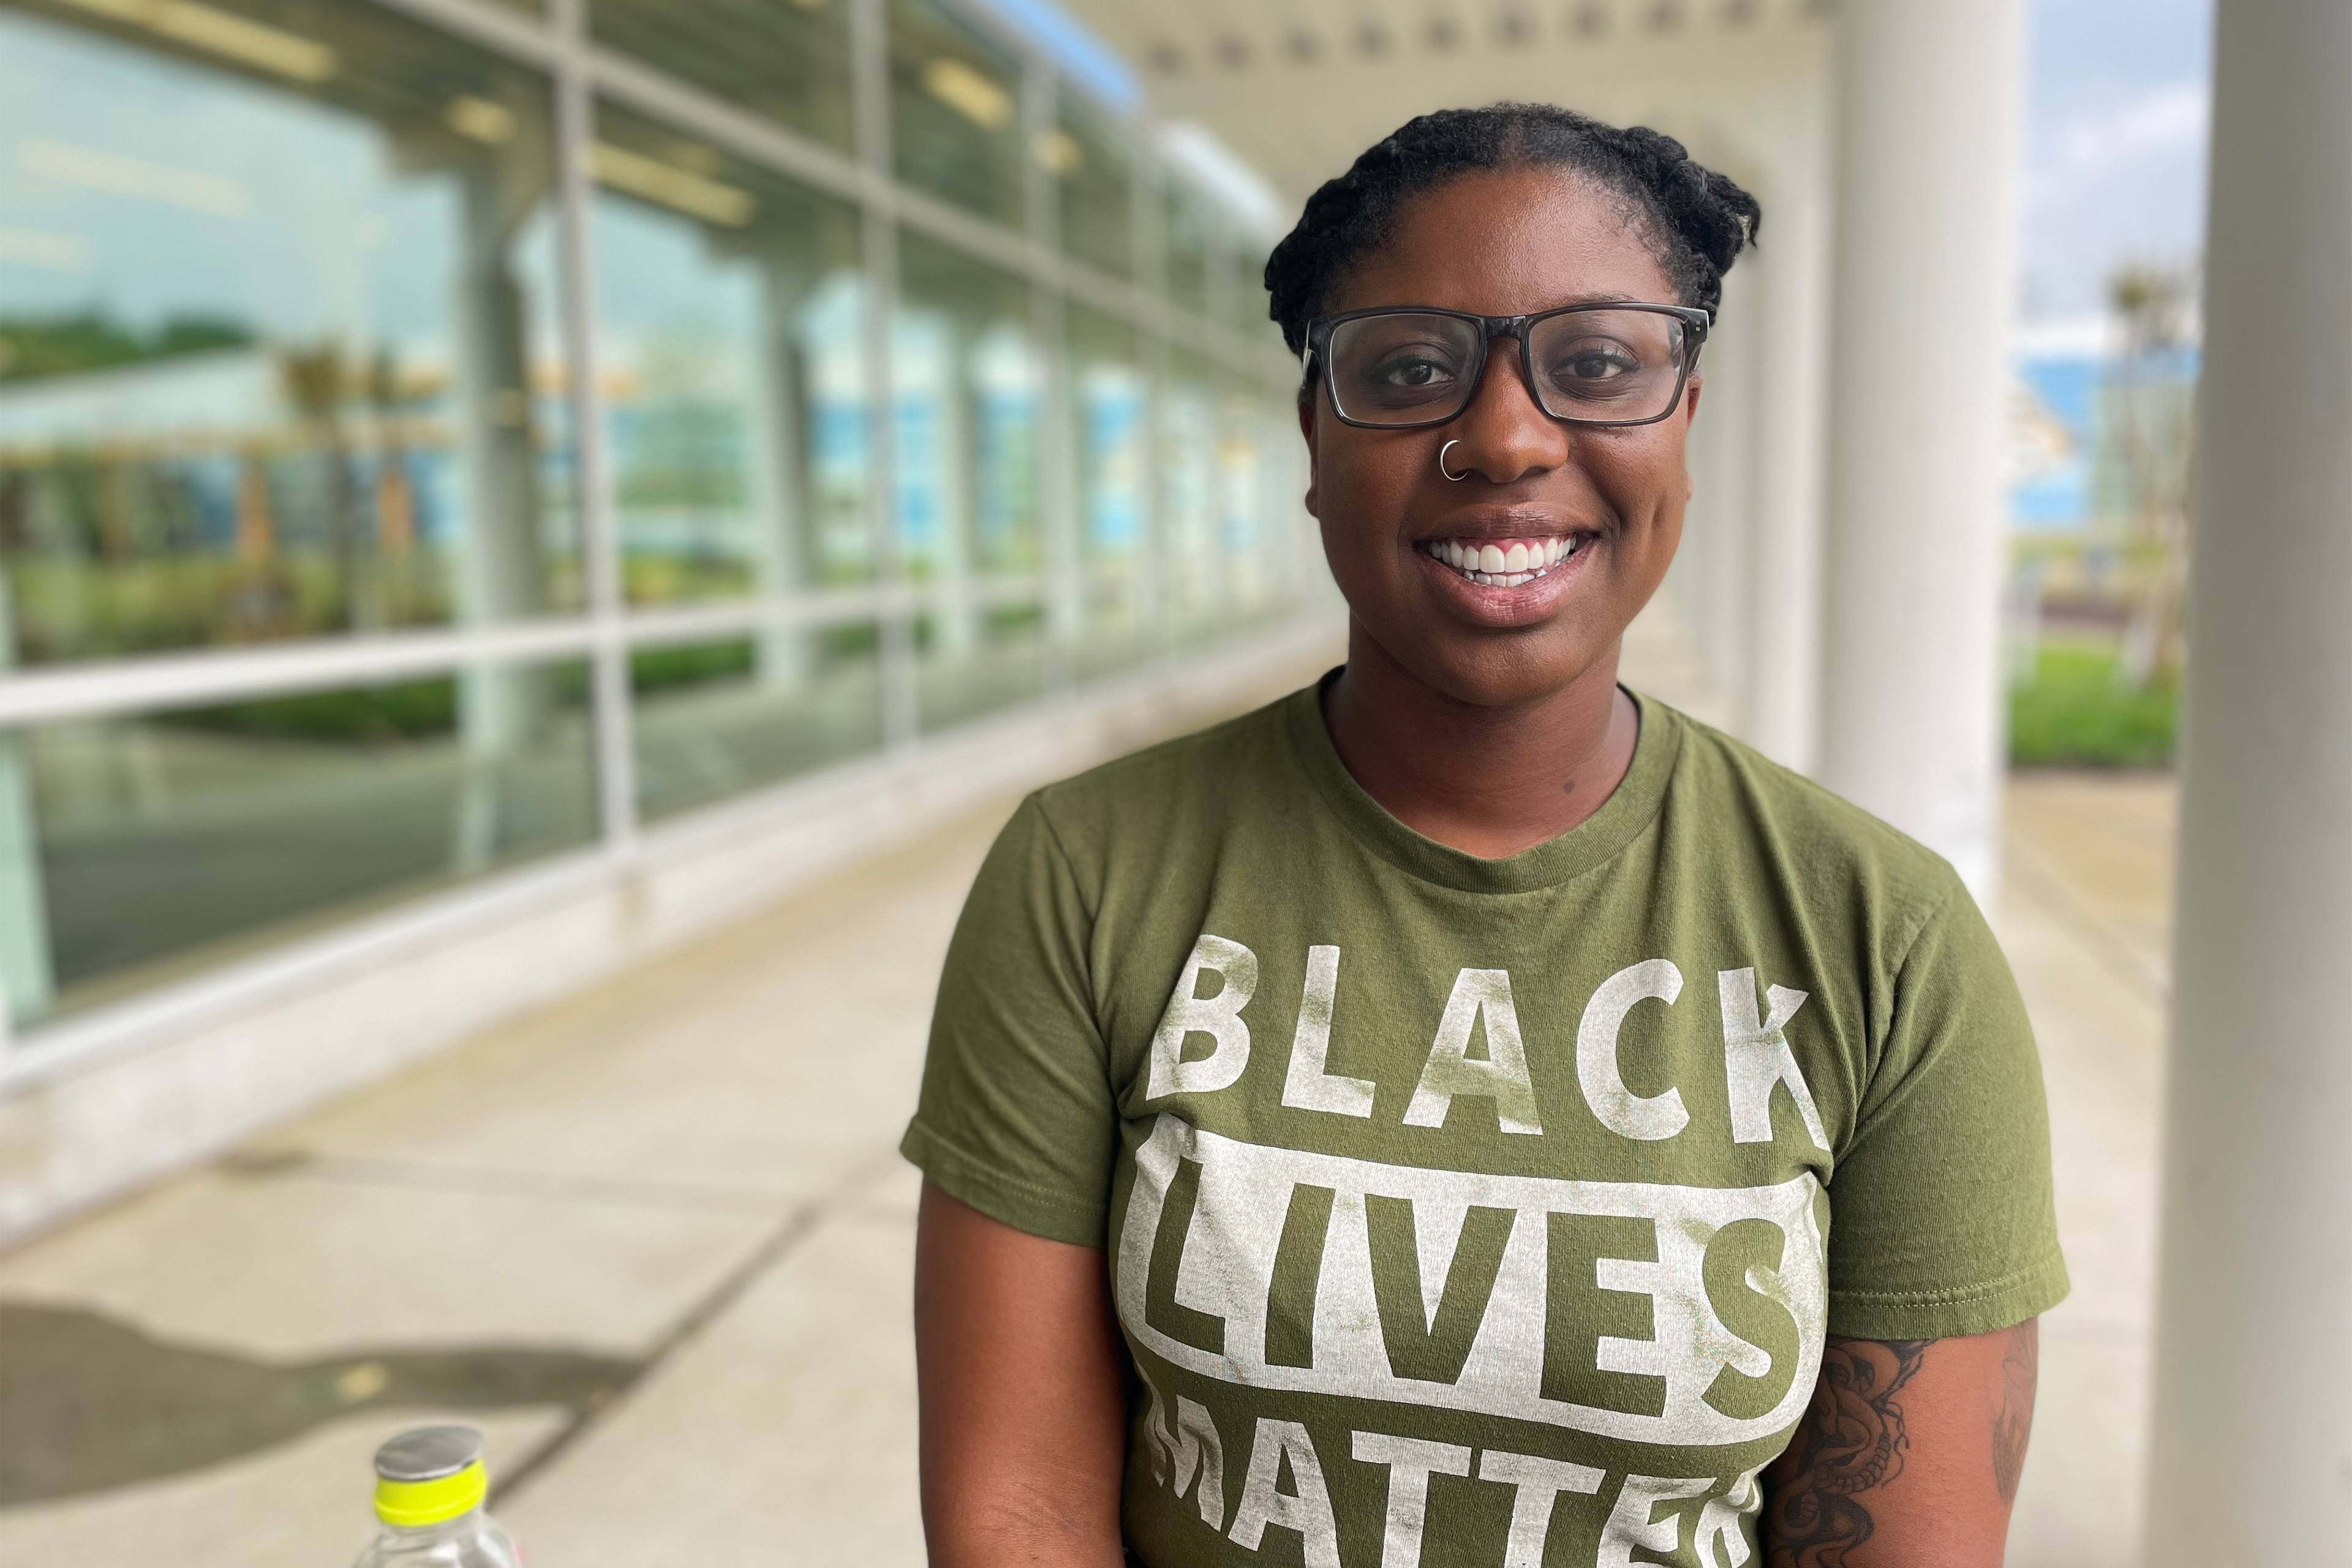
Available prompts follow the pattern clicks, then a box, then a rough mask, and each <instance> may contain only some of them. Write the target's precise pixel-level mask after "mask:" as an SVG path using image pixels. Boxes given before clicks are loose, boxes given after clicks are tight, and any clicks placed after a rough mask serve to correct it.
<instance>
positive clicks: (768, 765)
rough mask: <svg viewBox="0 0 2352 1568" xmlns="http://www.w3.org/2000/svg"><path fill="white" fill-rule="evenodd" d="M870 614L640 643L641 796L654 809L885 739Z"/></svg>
mask: <svg viewBox="0 0 2352 1568" xmlns="http://www.w3.org/2000/svg"><path fill="white" fill-rule="evenodd" d="M879 642H880V639H879V637H878V636H877V632H876V629H875V627H874V626H873V625H872V624H871V623H856V624H853V625H848V626H821V627H816V628H814V629H812V628H807V627H791V628H779V629H777V630H774V631H772V632H762V633H761V634H759V635H757V636H754V637H739V638H733V639H730V640H729V641H725V642H716V643H698V644H695V645H692V646H689V647H658V648H640V649H638V650H637V651H636V652H635V654H634V655H632V656H631V658H630V660H629V677H630V686H631V689H632V690H633V691H634V692H635V696H636V746H637V799H638V802H639V805H640V806H641V808H642V809H643V811H644V813H645V815H646V816H647V817H662V816H673V815H675V814H676V813H678V812H681V811H684V810H687V809H688V808H690V807H693V806H697V805H704V804H706V803H708V802H710V801H716V800H722V799H725V798H726V797H728V796H730V795H740V794H742V793H744V792H745V791H747V790H752V789H757V788H759V787H760V786H761V785H763V784H772V783H774V782H776V781H777V780H779V779H784V778H789V777H791V776H792V775H793V774H795V773H806V772H808V771H809V770H811V769H813V768H818V767H822V766H824V764H826V763H834V762H839V761H841V760H842V759H843V758H845V757H852V756H856V755H857V754H859V753H861V752H870V751H873V750H874V749H876V748H877V746H879V745H880V744H881V743H882V706H881V680H880V677H879V674H878V668H879V667H878V664H877V647H879Z"/></svg>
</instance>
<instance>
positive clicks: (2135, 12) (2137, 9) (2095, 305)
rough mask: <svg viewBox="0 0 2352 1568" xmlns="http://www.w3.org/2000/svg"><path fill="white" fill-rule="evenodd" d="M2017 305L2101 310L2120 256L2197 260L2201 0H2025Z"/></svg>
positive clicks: (2202, 124) (2206, 56)
mask: <svg viewBox="0 0 2352 1568" xmlns="http://www.w3.org/2000/svg"><path fill="white" fill-rule="evenodd" d="M2028 16H2029V18H2030V26H2031V34H2030V44H2029V49H2030V53H2029V56H2028V60H2029V64H2028V71H2029V77H2028V87H2027V94H2028V97H2027V108H2026V124H2025V171H2024V176H2025V177H2024V181H2023V189H2024V202H2025V207H2024V213H2023V234H2022V236H2021V239H2022V246H2021V249H2022V255H2021V279H2020V289H2021V292H2020V299H2019V307H2020V315H2021V318H2022V320H2023V321H2024V322H2025V323H2026V324H2027V325H2028V326H2029V327H2036V326H2038V327H2041V328H2042V329H2044V330H2052V329H2055V330H2059V331H2063V329H2064V328H2066V327H2067V326H2069V325H2071V324H2074V323H2082V322H2086V321H2090V320H2092V319H2094V318H2095V317H2097V316H2098V315H2099V314H2100V313H2101V312H2102V310H2104V300H2105V282H2106V279H2107V278H2108V276H2109V275H2110V274H2111V273H2112V272H2113V271H2114V270H2115V268H2116V267H2117V266H2119V265H2121V264H2124V263H2126V262H2132V261H2150V262H2157V263H2160V264H2164V265H2177V264H2180V263H2184V262H2189V261H2193V260H2194V259H2195V258H2196V255H2197V253H2198V251H2199V249H2200V247H2201V245H2202V243H2203V237H2204V224H2205V132H2206V121H2207V118H2208V113H2207V110H2208V103H2209V95H2208V89H2207V85H2206V84H2207V81H2208V79H2209V77H2210V68H2211V32H2212V3H2211V0H2031V5H2030V10H2029V12H2028Z"/></svg>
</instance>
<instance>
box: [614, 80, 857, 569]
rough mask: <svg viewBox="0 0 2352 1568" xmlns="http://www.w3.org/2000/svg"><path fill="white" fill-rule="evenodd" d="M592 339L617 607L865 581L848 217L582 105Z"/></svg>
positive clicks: (853, 226) (631, 118) (833, 206)
mask: <svg viewBox="0 0 2352 1568" xmlns="http://www.w3.org/2000/svg"><path fill="white" fill-rule="evenodd" d="M596 124H597V132H596V146H595V150H594V153H593V169H594V171H595V174H596V178H597V181H598V184H600V185H601V187H602V189H601V190H600V191H599V193H598V195H597V201H596V213H595V238H596V246H597V279H596V285H597V298H596V324H597V329H598V334H599V337H598V347H597V352H598V365H599V371H600V374H601V376H602V378H603V381H604V393H605V405H606V409H607V418H608V420H609V425H608V441H609V447H610V452H611V467H612V475H613V481H612V482H613V504H614V517H615V520H616V521H617V523H618V527H619V533H620V540H621V550H622V563H623V572H624V575H625V581H626V584H627V590H628V596H629V598H630V600H631V602H633V603H636V604H661V603H669V602H675V601H678V600H688V599H707V598H714V597H740V596H741V595H747V594H754V593H757V594H761V595H773V594H781V593H785V592H789V591H791V590H793V589H795V588H800V587H804V586H809V585H813V584H838V583H846V582H856V581H861V580H863V579H865V578H866V577H867V576H869V575H870V574H871V573H872V571H873V545H872V532H871V529H870V528H869V526H868V524H867V521H866V368H865V367H866V360H865V353H866V350H865V338H864V326H863V321H864V310H865V307H864V300H865V279H864V274H863V273H862V272H861V271H860V270H859V268H858V243H857V242H858V221H857V214H856V209H855V208H853V207H850V206H848V205H845V204H843V203H840V202H836V201H835V200H833V199H832V198H830V197H827V196H821V195H816V194H814V192H811V191H808V190H805V189H803V187H801V186H798V185H795V184H791V183H790V182H788V181H785V180H782V179H781V178H779V177H777V176H775V175H772V174H767V173H766V172H764V171H762V170H758V169H754V168H752V167H751V166H750V165H749V164H746V163H741V162H740V161H738V160H735V159H732V158H730V157H727V156H726V155H724V154H722V153H718V152H716V151H714V150H713V149H711V148H709V146H707V145H705V144H703V143H701V142H697V141H695V140H693V139H691V138H689V137H685V136H681V135H677V134H676V133H673V132H668V131H666V130H664V129H662V128H660V127H658V126H656V125H655V124H654V123H653V122H651V121H646V120H643V119H640V118H639V117H637V116H635V115H634V114H630V113H628V112H626V111H625V110H620V109H616V108H613V107H610V106H605V105H600V106H599V109H598V111H597V119H596Z"/></svg>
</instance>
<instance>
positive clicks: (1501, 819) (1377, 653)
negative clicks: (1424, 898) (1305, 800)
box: [1323, 624, 1640, 858]
mask: <svg viewBox="0 0 2352 1568" xmlns="http://www.w3.org/2000/svg"><path fill="white" fill-rule="evenodd" d="M1617 656H1618V649H1617V648H1616V647H1612V648H1610V650H1609V652H1608V653H1607V654H1606V655H1605V656H1604V657H1602V658H1601V659H1599V660H1597V661H1596V662H1595V663H1594V664H1593V666H1592V668H1590V669H1588V670H1586V671H1585V672H1584V673H1583V674H1582V675H1580V676H1579V677H1577V678H1576V679H1574V680H1572V681H1570V682H1569V684H1568V685H1566V686H1564V687H1562V688H1561V689H1559V690H1558V691H1554V692H1550V693H1548V694H1546V695H1544V696H1542V697H1539V698H1536V699H1534V700H1530V701H1527V702H1522V703H1514V704H1511V705H1508V706H1505V707H1485V706H1481V705H1480V704H1477V703H1473V702H1465V701H1463V700H1460V699H1459V698H1454V697H1449V696H1447V695H1446V694H1445V693H1444V692H1442V691H1440V690H1438V689H1436V688H1435V687H1433V686H1432V685H1430V684H1429V683H1428V682H1427V681H1425V680H1423V679H1421V678H1420V677H1419V676H1416V675H1414V674H1413V673H1412V671H1410V670H1408V669H1406V668H1404V667H1403V666H1402V665H1400V664H1399V663H1397V662H1396V660H1395V659H1393V658H1391V657H1390V656H1389V654H1388V652H1387V650H1386V649H1384V648H1382V647H1381V646H1380V645H1379V644H1378V643H1376V642H1374V641H1373V640H1372V639H1371V637H1369V636H1367V635H1366V633H1365V632H1364V629H1363V628H1362V627H1361V626H1356V625H1353V624H1351V625H1350V626H1349V630H1348V668H1346V669H1345V670H1343V671H1342V672H1341V673H1340V676H1339V680H1338V681H1337V682H1335V683H1334V684H1333V686H1332V688H1331V690H1330V692H1329V694H1328V696H1327V697H1326V698H1325V700H1324V711H1323V717H1324V722H1325V723H1326V724H1327V725H1328V727H1329V729H1330V731H1331V743H1332V745H1333V747H1334V748H1335V749H1336V750H1337V751H1338V752H1339V760H1340V761H1341V762H1342V763H1346V764H1347V768H1348V772H1349V773H1351V774H1353V775H1354V776H1355V780H1356V782H1357V783H1358V784H1361V785H1362V786H1363V788H1364V793H1365V794H1367V795H1370V796H1371V797H1372V798H1373V799H1374V800H1376V801H1378V802H1380V803H1381V806H1382V807H1383V808H1384V809H1386V810H1387V812H1388V813H1389V815H1390V816H1394V817H1395V818H1396V819H1397V820H1398V821H1400V822H1402V823H1403V824H1404V825H1405V826H1407V827H1410V828H1412V830H1413V831H1414V832H1416V833H1418V834H1421V835H1422V836H1423V837H1426V838H1433V839H1435V840H1436V841H1437V842H1439V843H1440V844H1444V845H1447V846H1450V847H1453V848H1455V849H1459V850H1462V851H1464V852H1465V853H1466V854H1471V855H1478V856H1483V857H1486V858H1499V857H1501V856H1505V855H1512V854H1516V853H1517V852H1518V851H1519V850H1522V849H1526V848H1529V847H1533V846H1535V845H1538V844H1541V843H1543V842H1544V841H1545V840H1547V839H1550V838H1556V837H1559V835H1561V834H1563V833H1566V832H1567V831H1568V830H1569V829H1570V828H1572V827H1574V826H1576V825H1577V824H1578V823H1580V822H1582V821H1583V820H1584V819H1585V818H1586V817H1589V816H1591V815H1592V814H1593V813H1594V812H1596V811H1598V810H1600V809H1601V803H1602V802H1603V801H1605V800H1607V799H1608V798H1609V796H1610V794H1611V792H1612V791H1613V790H1615V789H1616V787H1617V785H1618V784H1619V782H1620V781H1621V780H1622V779H1623V778H1624V776H1625V770H1626V769H1627V768H1629V767H1631V766H1632V765H1633V744H1634V742H1635V740H1636V739H1637V737H1638V734H1639V731H1640V717H1639V713H1638V711H1637V710H1635V708H1634V706H1633V700H1632V699H1630V698H1628V697H1627V696H1626V695H1625V694H1624V693H1623V692H1622V691H1620V690H1619V689H1617Z"/></svg>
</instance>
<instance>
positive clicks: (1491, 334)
mask: <svg viewBox="0 0 2352 1568" xmlns="http://www.w3.org/2000/svg"><path fill="white" fill-rule="evenodd" d="M1597 310H1643V311H1646V312H1648V313H1649V314H1651V315H1654V316H1672V317H1673V318H1674V319H1675V320H1676V321H1680V322H1681V323H1682V324H1683V328H1684V331H1685V333H1687V334H1688V339H1689V349H1688V352H1687V353H1685V354H1684V355H1683V364H1682V373H1681V374H1679V375H1678V376H1676V377H1675V395H1673V396H1672V397H1670V398H1668V399H1667V400H1666V405H1665V407H1664V408H1662V409H1660V410H1659V411H1658V412H1657V413H1655V414H1652V415H1649V416H1646V417H1643V418H1641V419H1578V418H1575V417H1572V416H1568V415H1563V414H1554V413H1553V412H1552V411H1551V410H1550V409H1549V408H1547V407H1545V406H1544V400H1543V394H1542V392H1541V391H1539V390H1538V386H1539V385H1540V384H1539V383H1538V381H1537V380H1536V364H1535V351H1534V350H1533V349H1532V348H1530V347H1528V334H1529V333H1531V332H1532V331H1534V330H1535V327H1536V324H1537V323H1538V322H1539V321H1550V320H1551V319H1552V318H1553V317H1555V316H1570V315H1577V314H1580V313H1582V314H1587V315H1589V314H1591V313H1592V312H1594V311H1597ZM1367 316H1451V317H1453V318H1454V320H1455V321H1474V322H1475V323H1477V327H1478V357H1477V359H1476V360H1475V362H1474V363H1472V364H1471V366H1470V371H1469V374H1467V375H1466V376H1465V377H1464V378H1463V379H1464V381H1465V384H1467V385H1468V386H1469V388H1470V390H1469V392H1468V394H1467V395H1465V396H1464V398H1463V399H1462V406H1461V407H1459V408H1457V409H1455V410H1454V412H1453V413H1451V414H1448V415H1446V416H1444V418H1442V419H1414V420H1409V421H1407V422H1405V423H1402V424H1392V423H1385V422H1380V421H1375V420H1370V419H1358V418H1354V417H1352V416H1350V415H1349V413H1348V411H1347V410H1346V409H1344V408H1342V407H1340V406H1339V393H1338V392H1337V391H1336V390H1335V391H1333V392H1332V394H1331V412H1332V413H1333V414H1334V415H1336V416H1339V423H1340V424H1342V425H1352V426H1355V427H1356V428H1357V429H1359V430H1426V429H1429V428H1431V427H1432V426H1438V425H1451V424H1452V423H1454V421H1455V420H1456V419H1459V418H1461V417H1462V416H1464V415H1465V414H1467V413H1468V412H1470V405H1471V404H1472V403H1474V402H1475V401H1476V400H1477V396H1478V383H1479V380H1480V378H1481V377H1483V376H1484V375H1485V374H1486V345H1487V344H1489V343H1491V342H1494V341H1495V340H1496V338H1517V339H1518V341H1519V375H1520V377H1521V379H1522V380H1523V381H1524V382H1525V383H1526V384H1527V389H1528V397H1529V398H1530V399H1532V400H1533V401H1534V403H1535V405H1536V406H1537V407H1538V408H1539V409H1542V410H1543V415H1544V417H1545V418H1547V419H1550V420H1553V421H1556V422H1557V423H1559V424H1561V425H1585V426H1594V427H1597V428H1600V429H1604V430H1624V429H1630V428H1632V427H1633V426H1641V425H1655V424H1657V423H1658V422H1659V421H1660V420H1662V419H1664V418H1667V417H1669V416H1671V415H1672V414H1673V413H1674V411H1675V409H1677V408H1679V407H1681V406H1682V401H1683V392H1684V389H1685V388H1686V387H1688V386H1689V385H1690V378H1691V372H1692V371H1694V370H1696V369H1697V368H1698V355H1699V351H1700V350H1701V349H1703V348H1705V347H1706V334H1707V332H1708V331H1709V330H1710V329H1711V328H1713V326H1714V325H1715V313H1714V312H1713V311H1711V310H1701V309H1699V308H1698V307H1697V306H1696V305H1653V304H1645V303H1643V302H1640V301H1637V300H1591V301H1588V302H1587V303H1584V304H1580V305H1562V306H1560V307H1559V309H1558V310H1538V311H1536V312H1535V313H1534V314H1532V315H1526V316H1481V315H1478V314H1476V313H1475V312H1474V311H1470V310H1444V309H1442V308H1440V307H1438V306H1435V305H1375V306H1372V307H1371V308H1370V309H1369V310H1342V311H1340V312H1339V314H1337V315H1332V316H1318V317H1316V318H1315V319H1314V320H1313V321H1309V322H1307V347H1306V348H1305V349H1304V350H1303V351H1301V352H1300V353H1299V356H1298V358H1299V370H1300V374H1302V375H1303V376H1304V378H1305V379H1306V380H1307V382H1308V383H1309V384H1312V382H1313V381H1314V379H1315V373H1316V370H1317V368H1318V366H1321V367H1323V368H1324V369H1325V370H1326V371H1327V372H1328V368H1329V365H1330V359H1331V334H1332V332H1333V331H1335V330H1337V329H1338V328H1339V327H1341V326H1343V325H1345V324H1346V323H1348V322H1349V321H1361V320H1363V319H1364V318H1365V317H1367ZM1323 379H1324V382H1325V384H1327V385H1328V384H1329V382H1330V376H1329V375H1328V374H1326V375H1325V376H1324V378H1323Z"/></svg>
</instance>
